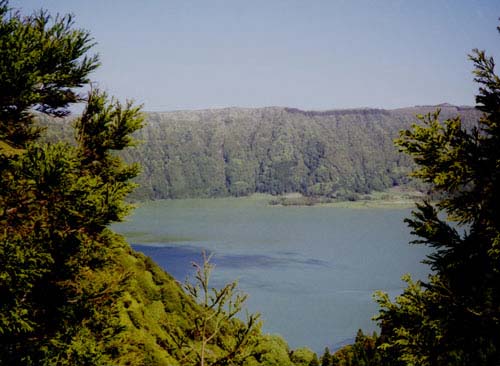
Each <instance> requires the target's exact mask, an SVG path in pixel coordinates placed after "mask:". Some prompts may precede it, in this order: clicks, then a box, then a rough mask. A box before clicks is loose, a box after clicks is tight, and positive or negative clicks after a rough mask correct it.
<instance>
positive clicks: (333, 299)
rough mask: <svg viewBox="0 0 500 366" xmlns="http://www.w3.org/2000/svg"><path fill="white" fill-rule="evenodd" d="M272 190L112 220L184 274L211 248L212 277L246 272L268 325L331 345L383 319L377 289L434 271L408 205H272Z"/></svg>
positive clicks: (392, 289)
mask: <svg viewBox="0 0 500 366" xmlns="http://www.w3.org/2000/svg"><path fill="white" fill-rule="evenodd" d="M267 201H268V198H265V197H251V198H227V199H226V198H224V199H186V200H165V201H154V202H148V203H143V204H141V205H140V206H139V207H138V208H137V209H136V210H135V211H134V214H133V215H132V216H130V217H129V219H128V221H127V222H125V223H121V224H118V225H115V226H114V227H113V228H114V229H115V230H116V231H118V232H120V233H122V234H124V235H125V237H127V239H128V240H129V242H130V243H131V244H133V246H134V248H135V249H136V250H139V251H141V252H143V253H145V254H146V255H148V256H150V257H152V258H153V259H154V260H155V261H156V262H157V263H159V264H160V265H161V266H162V267H163V268H164V269H165V270H166V271H168V272H169V273H171V274H172V275H173V276H174V277H176V278H177V279H178V280H180V281H184V279H185V278H186V276H188V275H192V267H191V265H190V263H191V261H193V260H195V261H197V262H200V258H201V252H202V250H207V251H209V252H211V253H213V254H214V257H213V262H214V263H215V264H216V269H215V271H214V274H213V282H212V283H213V285H214V286H217V287H221V286H222V285H224V284H225V283H228V282H230V281H233V280H234V279H237V280H238V281H239V288H240V289H241V290H243V291H244V292H246V293H247V294H249V298H248V301H247V308H248V310H249V311H250V312H259V313H261V314H262V318H263V320H264V327H263V330H264V331H265V332H268V333H278V334H281V335H282V336H283V337H284V338H285V339H286V340H287V341H288V343H289V344H290V346H291V347H292V348H296V347H301V346H307V347H310V348H311V349H313V350H314V351H316V352H318V353H322V352H323V350H324V347H325V346H329V347H330V348H331V349H336V348H338V347H339V346H340V345H342V344H345V343H348V342H350V341H352V340H353V338H354V336H355V334H356V331H357V330H358V329H359V328H361V329H363V330H364V331H366V332H372V331H373V330H376V329H377V326H376V324H375V323H374V322H373V321H372V320H371V318H372V317H373V316H374V315H375V314H376V313H377V304H376V303H375V302H374V301H373V298H372V295H373V292H374V291H376V290H384V291H386V292H388V293H389V294H390V295H392V296H395V295H397V294H398V293H401V291H402V289H403V287H404V283H403V282H402V281H401V280H400V278H401V276H402V275H403V274H405V273H411V274H412V275H413V276H414V278H417V279H419V278H420V279H425V278H426V275H427V273H428V269H427V267H426V266H424V265H423V264H421V263H420V261H421V260H422V259H423V258H424V256H425V253H426V252H427V250H426V248H424V247H422V246H418V245H409V244H408V243H409V241H410V240H411V235H410V232H409V229H408V228H407V227H406V225H405V224H404V223H403V219H404V218H405V217H408V216H409V214H410V209H408V208H404V209H403V208H355V209H353V208H339V207H325V206H323V207H321V206H317V207H279V206H269V205H268V204H267Z"/></svg>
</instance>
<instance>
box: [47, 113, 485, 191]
mask: <svg viewBox="0 0 500 366" xmlns="http://www.w3.org/2000/svg"><path fill="white" fill-rule="evenodd" d="M436 107H439V108H441V117H442V118H443V119H448V118H452V117H456V116H457V115H461V117H462V120H463V121H464V125H465V126H471V125H473V124H475V123H476V121H477V120H478V118H479V116H480V113H479V112H478V111H477V110H475V109H474V108H471V107H456V106H451V105H448V104H443V105H440V106H422V107H412V108H404V109H395V110H383V109H350V110H332V111H324V112H314V111H301V110H298V109H292V108H279V107H268V108H255V109H248V108H226V109H216V110H199V111H177V112H164V113H147V114H146V125H145V127H144V128H143V129H141V130H140V131H138V132H136V134H135V135H134V136H135V137H136V138H137V139H138V140H140V141H142V143H141V144H139V145H138V146H137V147H135V148H132V149H128V150H127V151H124V152H123V157H124V158H125V160H126V161H128V162H138V163H139V164H140V165H141V166H142V173H141V174H140V175H139V177H138V178H137V180H136V182H137V183H139V185H140V186H139V188H138V189H137V190H136V191H135V193H134V194H133V197H134V198H135V199H162V198H186V197H218V196H228V195H231V196H243V195H249V194H252V193H255V192H259V193H269V194H273V195H279V194H285V193H290V192H299V193H302V194H303V195H306V196H323V197H332V198H339V199H356V198H357V197H358V195H360V194H365V193H370V192H372V191H383V190H385V189H387V188H390V187H393V186H399V185H407V184H408V183H409V178H408V173H409V172H410V171H411V170H412V169H413V168H414V164H413V162H412V161H411V159H410V158H409V157H408V156H406V155H404V154H401V153H399V152H398V151H397V148H396V147H395V146H394V142H393V140H394V138H396V137H397V136H398V131H400V130H403V129H407V128H409V127H410V126H411V125H412V123H414V122H415V121H416V117H415V116H416V115H417V114H427V113H431V112H434V111H435V110H436ZM45 123H49V121H46V122H45ZM68 124H69V122H66V123H60V122H57V123H56V125H54V124H53V123H52V122H50V125H51V128H52V129H54V128H55V131H56V132H53V131H52V132H51V134H52V135H51V138H52V139H58V138H60V136H62V135H69V132H68ZM420 187H422V186H420Z"/></svg>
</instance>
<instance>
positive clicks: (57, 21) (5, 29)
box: [0, 0, 99, 147]
mask: <svg viewBox="0 0 500 366" xmlns="http://www.w3.org/2000/svg"><path fill="white" fill-rule="evenodd" d="M92 45H93V44H92V39H91V38H90V36H89V34H88V33H87V32H85V31H83V30H78V29H73V20H72V18H71V16H63V17H56V18H53V17H51V16H50V15H48V14H47V13H46V12H43V11H40V12H38V13H35V14H33V15H31V16H26V17H23V16H21V15H20V14H19V13H17V12H14V11H11V10H9V7H8V2H7V1H6V0H2V1H1V2H0V120H1V121H2V124H1V125H0V140H2V141H4V142H8V143H9V144H11V145H12V146H17V147H22V146H24V145H25V144H26V143H27V142H29V141H31V140H32V139H33V138H35V137H37V136H38V134H39V132H40V130H39V129H38V128H36V127H34V126H33V121H32V118H31V116H30V114H29V112H28V109H29V108H31V107H33V106H36V107H37V109H39V110H40V111H42V112H43V113H47V114H50V115H53V116H63V115H66V114H68V110H67V106H68V104H69V103H74V102H76V101H78V100H80V98H79V96H78V95H77V94H76V93H75V91H74V89H73V88H75V87H81V86H82V85H84V84H86V83H88V81H89V80H88V74H89V73H90V72H91V71H92V70H94V69H95V68H96V67H97V66H98V65H99V63H98V58H97V56H90V57H89V56H85V53H86V52H87V51H88V50H89V48H90V47H92Z"/></svg>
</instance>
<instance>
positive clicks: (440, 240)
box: [377, 27, 500, 365]
mask: <svg viewBox="0 0 500 366" xmlns="http://www.w3.org/2000/svg"><path fill="white" fill-rule="evenodd" d="M498 30H499V31H500V27H499V29H498ZM470 58H471V60H472V61H473V62H474V65H475V70H474V74H475V81H476V82H478V83H479V84H480V87H479V93H478V95H477V97H476V103H477V108H478V109H479V110H481V111H482V112H483V115H482V117H481V118H480V120H479V121H478V124H477V126H476V127H473V128H471V129H465V128H463V127H462V125H461V119H460V117H457V118H453V119H449V120H446V121H445V122H444V123H441V122H440V121H439V111H437V112H436V113H434V114H429V115H427V116H420V117H419V119H420V124H419V125H414V126H413V128H412V130H407V131H403V132H402V133H401V137H400V139H399V140H398V141H397V144H398V145H399V146H400V148H401V150H402V151H404V152H406V153H408V154H409V155H411V156H412V157H413V159H414V160H415V162H416V163H417V165H418V168H417V170H416V171H415V172H414V175H415V176H416V177H419V178H421V179H422V180H423V181H424V182H427V183H429V184H430V185H431V186H432V188H433V191H434V193H436V194H437V197H440V198H439V199H438V200H437V202H429V201H424V202H422V203H420V204H418V205H417V210H416V211H414V212H413V217H412V218H409V219H407V220H406V222H407V223H408V225H409V226H410V228H411V229H412V232H413V234H415V235H417V236H418V237H419V239H417V240H415V241H414V243H417V244H424V245H427V246H429V247H431V248H433V251H432V253H431V254H429V255H428V257H427V259H426V261H425V263H427V264H429V265H430V268H431V269H432V271H433V272H432V275H431V276H430V277H429V280H428V281H427V282H416V283H415V282H413V281H412V280H411V279H410V278H409V277H406V278H405V280H406V282H407V283H408V287H407V288H406V290H405V291H404V293H403V294H402V295H401V296H399V297H398V298H396V300H395V302H392V301H391V300H390V299H389V297H388V296H387V295H386V294H379V296H378V302H379V303H380V305H381V307H382V309H381V311H380V313H379V315H378V318H377V319H378V322H379V324H380V326H381V328H382V335H381V336H382V338H383V339H384V341H385V343H384V344H383V346H382V348H383V349H384V350H385V357H386V360H385V362H386V364H396V365H399V364H401V365H407V364H408V365H493V364H497V362H498V360H500V212H499V209H500V182H499V175H500V148H499V146H500V78H499V77H498V76H497V75H496V74H495V70H494V66H495V63H494V61H493V59H492V58H489V57H487V56H486V54H485V52H484V51H479V50H474V51H473V54H472V55H471V56H470Z"/></svg>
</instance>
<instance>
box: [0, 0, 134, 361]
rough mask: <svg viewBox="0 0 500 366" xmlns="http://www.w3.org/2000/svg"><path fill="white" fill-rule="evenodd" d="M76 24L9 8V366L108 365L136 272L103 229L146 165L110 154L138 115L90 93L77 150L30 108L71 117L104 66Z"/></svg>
mask: <svg viewBox="0 0 500 366" xmlns="http://www.w3.org/2000/svg"><path fill="white" fill-rule="evenodd" d="M73 27H74V25H73V22H72V19H71V17H69V16H63V17H59V16H58V17H55V18H53V17H51V16H50V15H48V14H47V13H46V12H43V11H40V12H38V13H35V14H33V15H31V16H28V17H21V15H20V14H19V13H17V12H13V11H11V10H10V9H9V8H8V3H7V1H1V2H0V228H1V229H0V298H1V299H2V300H1V302H0V364H2V365H3V364H6V365H12V364H16V365H45V364H58V365H65V364H68V365H75V364H78V365H99V364H109V363H111V361H110V360H111V359H112V357H113V353H114V350H113V349H112V347H113V346H112V343H111V342H110V340H112V339H115V338H116V336H117V335H118V334H119V333H120V331H121V326H120V323H119V318H118V316H117V308H116V300H117V299H118V298H119V296H120V294H121V292H122V290H123V288H124V286H125V284H126V282H127V276H128V275H127V273H126V272H125V271H124V270H123V269H122V267H120V266H119V265H118V263H117V262H116V258H115V257H114V255H113V251H114V250H115V249H116V248H117V247H119V246H121V245H123V243H122V241H120V240H118V238H117V236H116V234H114V233H112V232H111V231H110V230H109V229H107V228H106V226H107V225H108V224H109V223H111V222H115V221H119V220H121V219H122V218H123V217H124V215H125V214H126V213H127V212H128V210H129V205H127V204H125V203H124V197H125V196H126V195H127V194H128V193H129V192H130V191H131V190H132V189H133V187H134V185H133V184H132V183H131V182H130V178H132V177H134V176H135V175H136V174H137V172H138V168H137V166H135V165H130V166H127V165H125V164H124V163H123V162H122V161H121V160H120V159H119V158H117V157H116V156H115V155H114V154H113V150H121V149H123V148H125V147H127V146H130V145H131V144H133V140H132V139H131V138H130V134H131V133H132V132H134V131H135V130H137V129H138V128H139V127H140V126H141V124H142V116H141V114H140V110H139V108H137V107H134V106H132V104H131V103H127V104H126V105H125V106H124V105H122V104H120V103H119V102H116V101H113V100H109V98H108V97H107V96H106V94H105V93H102V92H100V91H98V90H92V91H90V93H89V94H88V96H87V98H86V99H85V100H86V103H87V104H86V108H85V110H84V112H83V114H82V116H81V117H80V118H79V119H77V121H76V123H75V127H76V145H69V144H66V143H56V144H49V143H43V142H40V141H39V140H38V137H39V136H40V133H41V132H42V129H41V128H40V127H38V126H36V115H35V114H34V112H33V109H36V110H38V111H39V112H42V113H45V114H49V115H52V116H64V115H67V114H68V113H69V110H68V106H69V103H73V102H76V101H79V100H83V98H82V97H80V96H79V95H78V94H77V93H76V92H75V91H74V89H73V88H75V87H79V86H82V85H83V84H85V83H87V82H88V74H89V73H90V72H91V71H92V70H94V69H95V68H96V67H97V66H98V58H97V56H86V52H87V51H88V50H89V49H90V47H91V46H92V41H91V38H90V36H89V34H88V33H87V32H85V31H81V30H75V29H74V28H73Z"/></svg>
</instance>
